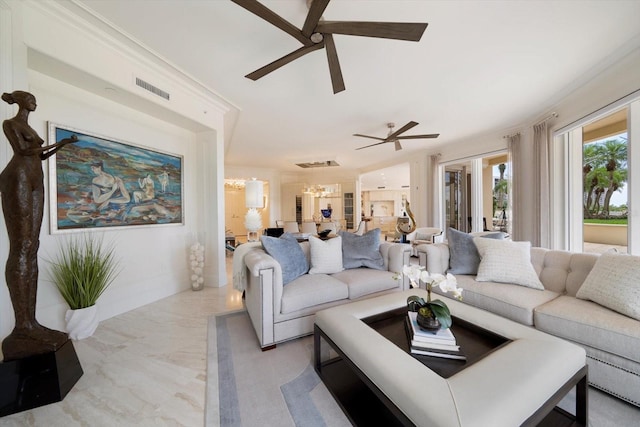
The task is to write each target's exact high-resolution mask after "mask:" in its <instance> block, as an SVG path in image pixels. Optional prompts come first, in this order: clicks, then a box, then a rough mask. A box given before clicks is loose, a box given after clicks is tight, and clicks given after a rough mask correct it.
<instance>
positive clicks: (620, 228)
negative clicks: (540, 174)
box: [551, 94, 640, 253]
mask: <svg viewBox="0 0 640 427" xmlns="http://www.w3.org/2000/svg"><path fill="white" fill-rule="evenodd" d="M628 98H629V97H628ZM638 99H639V96H638V95H637V94H635V95H634V97H632V98H631V99H623V100H621V101H619V102H617V103H615V105H612V106H610V107H609V108H608V109H607V110H603V111H598V112H596V113H594V114H592V115H590V116H588V117H586V118H585V119H583V120H582V121H580V122H579V123H576V125H574V126H572V127H571V128H570V129H560V130H559V131H556V133H555V138H554V150H553V157H554V159H553V162H552V163H553V172H552V192H553V194H552V217H551V218H552V224H551V227H552V230H553V234H554V240H553V242H552V247H553V248H555V249H567V250H571V251H576V252H596V253H602V252H605V251H607V250H609V249H611V248H615V249H617V250H618V251H620V252H629V253H638V251H640V218H634V216H633V215H632V212H633V209H632V206H633V203H634V200H633V192H631V191H630V189H631V188H640V167H639V166H638V164H640V152H638V153H635V154H634V150H633V147H635V146H637V145H639V143H638V142H637V141H639V140H640V134H638V130H637V129H638V128H640V101H639V100H638ZM634 124H635V126H634ZM634 129H635V132H636V138H635V140H636V142H634V138H633V136H634V135H633V132H634ZM634 144H635V145H634ZM636 151H638V150H636ZM634 156H635V157H634ZM634 160H635V162H634ZM634 165H635V168H634ZM636 193H637V192H636ZM636 199H637V198H636ZM635 203H640V200H635ZM634 244H635V245H634Z"/></svg>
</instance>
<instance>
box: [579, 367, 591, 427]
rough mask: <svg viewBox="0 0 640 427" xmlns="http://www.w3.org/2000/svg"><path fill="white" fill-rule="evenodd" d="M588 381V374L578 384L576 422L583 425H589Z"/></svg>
mask: <svg viewBox="0 0 640 427" xmlns="http://www.w3.org/2000/svg"><path fill="white" fill-rule="evenodd" d="M587 390H588V381H587V375H586V374H585V376H584V377H582V379H581V380H580V381H578V384H576V422H577V423H578V424H579V425H581V426H586V425H587V416H588V414H589V401H588V398H587Z"/></svg>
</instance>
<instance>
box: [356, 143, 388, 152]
mask: <svg viewBox="0 0 640 427" xmlns="http://www.w3.org/2000/svg"><path fill="white" fill-rule="evenodd" d="M387 142H388V141H382V142H376V143H375V144H371V145H365V146H364V147H360V148H356V150H362V149H363V148H369V147H375V146H376V145H380V144H386V143H387Z"/></svg>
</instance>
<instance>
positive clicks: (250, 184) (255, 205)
mask: <svg viewBox="0 0 640 427" xmlns="http://www.w3.org/2000/svg"><path fill="white" fill-rule="evenodd" d="M244 192H245V205H246V207H247V208H249V210H248V211H247V214H246V215H245V217H244V226H245V228H246V229H247V241H249V242H257V241H258V230H260V229H261V228H262V216H261V215H260V212H258V210H257V209H262V208H263V207H264V197H263V183H262V181H257V180H256V179H255V178H251V180H249V181H246V182H245V187H244Z"/></svg>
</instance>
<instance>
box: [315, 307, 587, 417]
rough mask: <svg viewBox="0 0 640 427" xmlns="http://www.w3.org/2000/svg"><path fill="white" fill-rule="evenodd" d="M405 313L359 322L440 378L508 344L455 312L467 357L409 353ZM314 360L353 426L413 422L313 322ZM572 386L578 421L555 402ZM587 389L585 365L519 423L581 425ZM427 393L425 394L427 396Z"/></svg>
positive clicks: (455, 327)
mask: <svg viewBox="0 0 640 427" xmlns="http://www.w3.org/2000/svg"><path fill="white" fill-rule="evenodd" d="M406 315H407V309H406V307H401V308H398V309H395V310H391V311H387V312H383V313H379V314H376V315H373V316H370V317H366V318H363V319H361V320H362V322H364V323H365V324H367V325H368V326H369V327H371V328H372V329H374V330H376V331H377V332H378V333H379V334H381V335H382V336H383V337H385V338H386V339H387V340H389V341H390V342H392V343H393V344H395V345H396V346H398V347H399V348H401V349H402V350H404V351H405V352H406V353H408V354H410V355H411V356H412V357H414V358H415V359H417V360H419V361H420V362H421V363H422V364H423V365H425V366H426V367H428V368H429V369H430V370H432V371H433V372H435V373H436V374H438V375H439V376H441V377H443V378H449V377H451V376H453V375H455V374H456V373H458V372H460V371H462V370H464V369H466V368H468V367H469V366H471V365H473V364H474V363H477V362H478V361H480V360H482V359H483V358H485V357H487V356H489V355H490V354H491V353H492V352H494V351H496V350H497V349H499V348H501V347H502V346H505V345H508V344H509V343H510V342H511V340H509V339H507V338H505V337H503V336H500V335H499V334H496V333H494V332H492V331H489V330H486V329H484V328H481V327H479V326H476V325H474V324H472V323H470V322H467V321H465V320H463V319H459V318H456V317H455V316H454V317H453V326H452V328H451V329H452V332H453V333H454V335H455V337H456V340H457V343H458V344H459V345H460V350H461V352H462V353H464V355H465V356H466V360H454V359H444V358H439V357H431V356H420V355H414V354H411V352H410V348H409V347H410V346H409V339H408V337H407V333H406V329H405V324H404V322H405V320H404V319H405V317H406ZM326 352H330V353H333V354H334V355H335V357H330V358H328V359H327V358H326V357H325V358H323V357H322V354H323V353H325V354H326ZM314 363H315V370H316V372H317V373H318V375H319V376H320V378H321V379H322V381H323V382H324V384H325V385H326V386H327V388H328V389H329V391H330V392H331V393H332V395H333V396H334V398H335V399H336V401H337V402H338V404H339V405H340V406H341V408H342V409H343V411H344V412H345V414H346V415H347V417H348V418H349V420H350V421H351V423H352V424H354V425H356V426H365V425H385V426H413V425H414V424H413V423H412V422H411V421H410V420H409V419H408V418H407V417H406V416H405V415H404V414H403V413H402V412H401V411H400V410H399V409H398V408H397V407H396V406H395V405H394V404H393V402H391V401H390V400H389V399H388V398H387V397H386V396H385V394H384V393H383V392H382V391H381V390H379V389H378V388H377V387H376V385H375V384H373V383H372V382H371V381H370V380H369V378H367V376H366V375H365V374H364V373H363V372H362V371H360V369H359V368H358V367H357V366H356V365H355V364H354V363H353V362H352V361H351V360H350V359H349V358H348V357H347V356H346V355H345V354H344V353H343V352H342V351H341V349H340V348H339V347H338V346H337V345H335V343H334V342H333V341H332V340H331V338H330V337H328V336H327V335H326V334H325V333H324V332H323V331H322V330H321V329H320V328H319V327H318V326H317V325H316V326H315V328H314ZM576 384H577V386H578V388H577V393H578V395H577V399H576V400H577V403H576V412H577V420H576V417H574V416H573V415H571V414H569V413H568V412H566V411H564V410H562V409H560V408H557V407H556V406H555V405H556V403H557V402H558V401H559V400H560V398H561V397H563V396H564V395H566V394H567V393H568V392H569V391H570V390H571V389H572V388H573V386H575V385H576ZM586 389H587V380H586V367H585V368H584V369H583V370H582V371H580V372H579V373H577V374H576V376H575V377H574V379H572V381H570V382H568V383H567V384H566V385H565V386H564V387H563V388H561V389H560V390H558V392H557V393H556V395H554V396H553V397H552V398H551V399H549V402H548V403H547V404H546V405H544V406H543V407H541V408H540V409H539V410H538V411H537V412H536V413H535V414H533V415H532V416H531V417H530V418H529V420H527V422H525V423H524V424H523V425H527V426H536V425H537V426H545V427H546V426H557V427H565V426H566V427H568V426H584V425H586V411H587V407H586ZM427 394H428V393H426V394H425V398H428V396H427Z"/></svg>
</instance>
